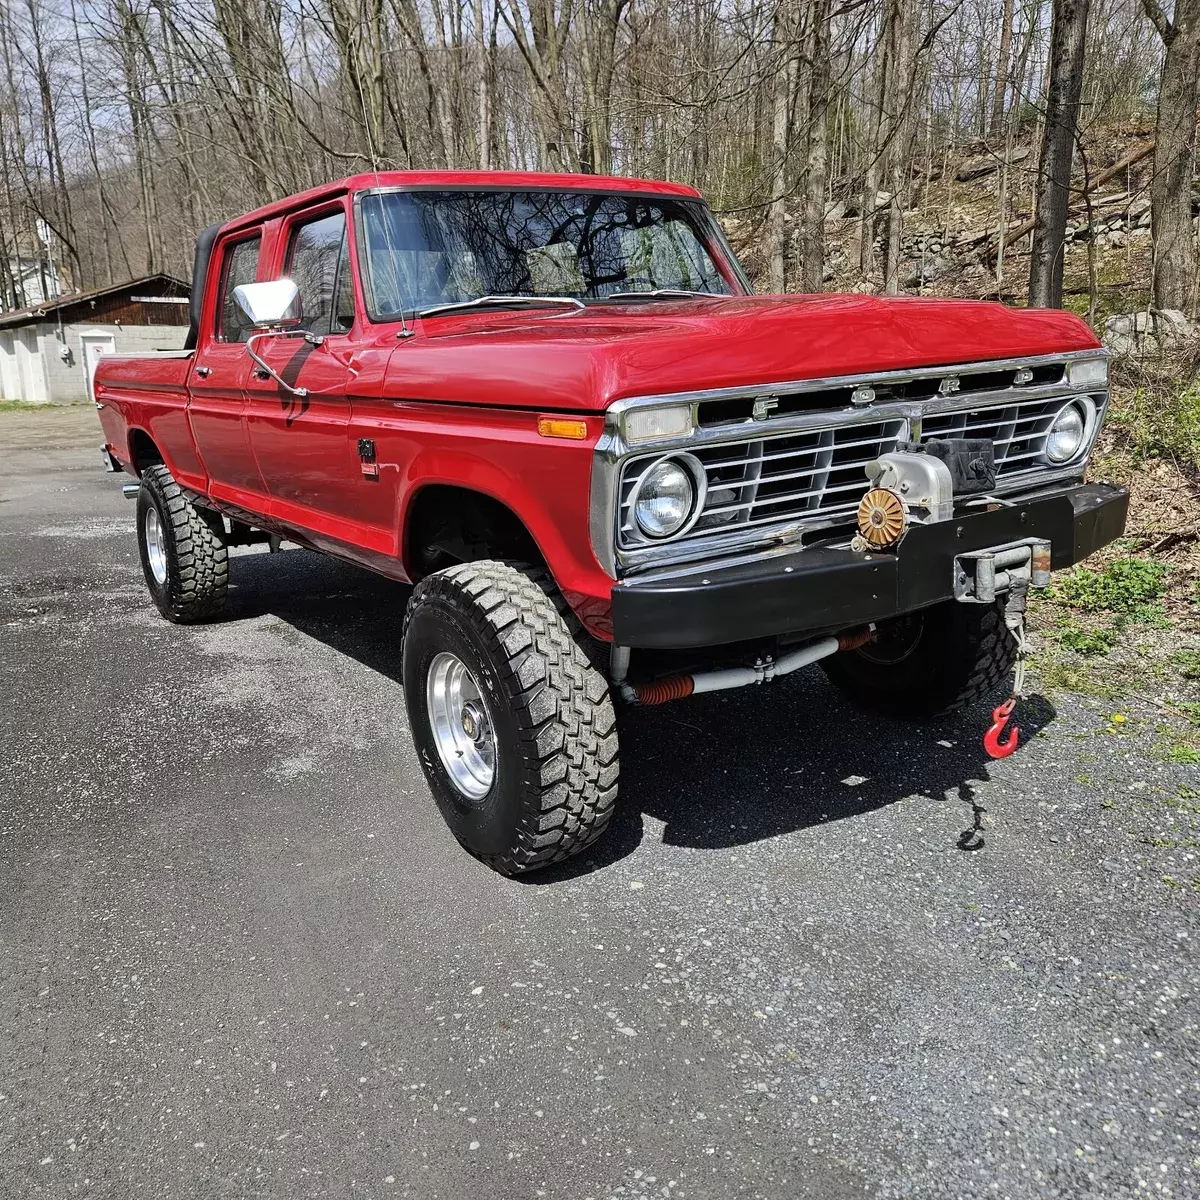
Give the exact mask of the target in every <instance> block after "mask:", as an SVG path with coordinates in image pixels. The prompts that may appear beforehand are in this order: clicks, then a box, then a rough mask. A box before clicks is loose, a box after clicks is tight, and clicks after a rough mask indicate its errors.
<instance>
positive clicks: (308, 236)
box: [284, 209, 354, 337]
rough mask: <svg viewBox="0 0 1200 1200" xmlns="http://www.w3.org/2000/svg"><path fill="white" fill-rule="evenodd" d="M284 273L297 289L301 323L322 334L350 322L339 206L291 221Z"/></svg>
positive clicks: (341, 329) (348, 280) (349, 289)
mask: <svg viewBox="0 0 1200 1200" xmlns="http://www.w3.org/2000/svg"><path fill="white" fill-rule="evenodd" d="M284 275H286V276H287V277H289V278H290V279H291V280H292V281H293V282H294V283H295V285H296V288H297V290H298V291H299V293H300V306H301V322H300V323H301V327H302V328H303V329H306V330H308V331H309V333H313V334H318V335H320V336H322V337H325V336H328V335H329V334H331V333H345V332H347V331H348V330H349V329H350V327H351V326H352V325H353V324H354V285H353V282H352V280H351V278H350V250H349V242H348V240H347V235H346V213H345V211H344V210H343V209H338V210H337V211H336V212H326V213H324V214H322V215H321V216H318V217H314V218H312V219H311V220H305V221H302V222H301V223H300V224H298V225H294V226H293V227H292V230H291V232H290V234H289V237H288V249H287V256H286V258H285V260H284Z"/></svg>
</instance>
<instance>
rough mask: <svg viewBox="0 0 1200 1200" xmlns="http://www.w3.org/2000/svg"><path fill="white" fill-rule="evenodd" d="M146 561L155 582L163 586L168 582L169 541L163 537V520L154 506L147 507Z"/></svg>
mask: <svg viewBox="0 0 1200 1200" xmlns="http://www.w3.org/2000/svg"><path fill="white" fill-rule="evenodd" d="M145 532H146V561H147V562H148V563H149V564H150V574H151V575H153V576H154V582H155V583H157V584H159V586H161V585H162V584H164V583H166V582H167V540H166V538H165V537H164V536H163V526H162V518H161V517H160V516H159V515H158V509H157V508H155V507H154V505H153V504H150V505H147V506H146V526H145Z"/></svg>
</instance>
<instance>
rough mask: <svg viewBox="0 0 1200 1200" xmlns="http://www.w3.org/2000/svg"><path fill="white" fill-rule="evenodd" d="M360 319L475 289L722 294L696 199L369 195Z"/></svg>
mask: <svg viewBox="0 0 1200 1200" xmlns="http://www.w3.org/2000/svg"><path fill="white" fill-rule="evenodd" d="M361 211H362V227H361V228H362V240H363V243H364V250H365V253H364V259H365V262H364V271H363V275H364V281H365V283H366V285H367V288H366V290H367V292H368V297H369V300H370V306H371V315H372V316H373V317H375V318H376V319H377V320H387V319H389V318H393V317H398V316H400V315H401V314H402V313H412V312H419V311H421V310H422V309H426V308H432V307H435V306H440V305H445V304H459V303H463V302H464V301H469V300H477V299H479V298H480V297H482V296H563V297H575V298H577V299H580V300H604V299H606V298H607V297H609V296H612V295H614V294H615V293H618V292H653V291H656V290H662V289H675V290H686V291H694V292H704V293H711V294H714V295H729V294H730V291H731V288H730V286H729V283H728V282H727V281H726V280H725V279H724V278H723V277H722V275H721V272H720V271H719V270H718V269H717V266H716V264H715V263H714V262H713V259H712V257H711V256H710V255H709V253H708V250H707V249H706V248H705V241H706V239H707V238H710V237H712V238H715V237H716V236H717V235H716V234H715V233H714V232H713V230H714V227H713V225H712V218H711V217H710V216H709V214H708V211H707V209H705V208H704V206H703V205H702V204H696V203H687V202H684V201H679V200H674V199H671V198H669V197H661V198H658V197H656V198H654V199H645V198H642V197H635V196H624V195H620V194H613V193H607V194H595V193H588V192H508V191H504V192H495V191H493V192H465V191H445V192H368V193H366V194H364V195H363V197H362V201H361Z"/></svg>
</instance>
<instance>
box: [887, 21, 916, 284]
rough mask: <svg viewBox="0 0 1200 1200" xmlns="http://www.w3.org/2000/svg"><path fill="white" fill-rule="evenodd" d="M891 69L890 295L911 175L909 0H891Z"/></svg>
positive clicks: (896, 275) (896, 279) (896, 281)
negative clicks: (909, 156)
mask: <svg viewBox="0 0 1200 1200" xmlns="http://www.w3.org/2000/svg"><path fill="white" fill-rule="evenodd" d="M892 7H893V15H892V17H891V20H890V21H889V26H890V31H891V43H892V44H891V48H890V49H889V52H888V57H889V58H890V59H891V70H890V71H889V73H888V79H889V83H888V103H887V108H888V112H889V117H890V121H891V135H890V138H889V142H888V152H887V162H888V174H887V179H888V189H889V190H890V192H891V197H890V198H889V200H888V212H887V231H886V236H885V238H884V245H883V290H884V292H886V293H887V294H888V295H889V296H895V295H898V294H899V292H900V241H901V237H902V234H903V230H904V200H905V195H906V193H907V191H908V183H909V180H910V178H911V176H912V170H911V164H910V163H909V160H908V155H909V150H910V149H911V145H912V121H911V114H912V107H913V106H912V102H911V101H912V97H911V95H910V89H911V88H912V87H913V86H914V84H915V80H914V78H913V74H914V72H913V70H912V67H913V63H912V60H911V59H912V56H911V51H910V48H909V47H910V43H911V40H912V20H913V11H912V4H911V3H910V0H892Z"/></svg>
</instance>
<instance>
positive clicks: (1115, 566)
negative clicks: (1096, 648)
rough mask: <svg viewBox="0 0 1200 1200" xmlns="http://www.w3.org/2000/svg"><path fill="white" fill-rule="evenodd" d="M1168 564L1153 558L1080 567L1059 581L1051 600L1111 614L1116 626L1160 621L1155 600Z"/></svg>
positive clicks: (1162, 586)
mask: <svg viewBox="0 0 1200 1200" xmlns="http://www.w3.org/2000/svg"><path fill="white" fill-rule="evenodd" d="M1170 573H1171V568H1170V566H1169V565H1168V564H1166V563H1163V562H1158V561H1157V560H1156V559H1153V558H1138V557H1135V556H1130V557H1129V558H1117V559H1113V561H1112V562H1108V563H1105V564H1104V565H1103V566H1101V567H1079V568H1077V569H1076V570H1074V571H1072V572H1071V573H1070V574H1069V575H1064V576H1062V578H1060V579H1058V580H1057V581H1056V582H1055V584H1054V587H1053V589H1052V591H1051V598H1052V599H1053V600H1056V601H1057V602H1058V603H1060V604H1063V605H1065V606H1066V607H1067V608H1074V609H1077V610H1078V611H1080V612H1085V613H1112V614H1113V615H1114V616H1115V617H1117V618H1118V625H1121V624H1124V623H1125V622H1128V621H1161V620H1162V610H1161V608H1160V607H1159V605H1158V603H1157V601H1158V599H1159V598H1160V597H1161V596H1162V594H1163V592H1164V591H1165V590H1166V586H1167V576H1168V575H1169V574H1170ZM1114 644H1115V643H1114Z"/></svg>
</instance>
